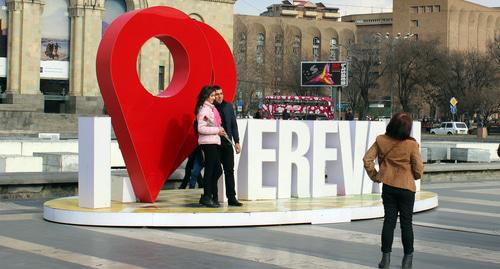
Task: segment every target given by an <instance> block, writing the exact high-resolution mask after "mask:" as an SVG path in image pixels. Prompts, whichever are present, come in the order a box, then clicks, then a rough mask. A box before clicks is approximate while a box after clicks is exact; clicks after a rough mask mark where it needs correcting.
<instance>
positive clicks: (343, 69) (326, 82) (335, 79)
mask: <svg viewBox="0 0 500 269" xmlns="http://www.w3.org/2000/svg"><path fill="white" fill-rule="evenodd" d="M301 85H302V86H304V87H307V86H314V87H318V86H319V87H321V86H330V87H345V86H347V63H346V62H302V63H301Z"/></svg>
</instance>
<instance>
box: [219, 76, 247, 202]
mask: <svg viewBox="0 0 500 269" xmlns="http://www.w3.org/2000/svg"><path fill="white" fill-rule="evenodd" d="M214 88H215V107H216V108H217V111H219V114H220V115H221V118H222V127H223V128H224V130H225V131H226V137H221V146H220V150H221V154H220V157H221V163H222V168H223V170H224V184H225V186H226V197H227V204H228V205H230V206H242V205H243V204H242V203H240V201H238V199H237V198H236V190H235V183H234V152H235V151H236V154H240V152H241V147H240V136H239V133H238V123H237V122H236V117H235V114H234V109H233V106H232V105H231V104H230V103H228V102H226V101H225V100H224V92H223V91H222V89H221V87H219V86H214ZM233 141H234V151H233ZM217 198H218V197H214V200H215V199H217Z"/></svg>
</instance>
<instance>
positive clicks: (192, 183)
mask: <svg viewBox="0 0 500 269" xmlns="http://www.w3.org/2000/svg"><path fill="white" fill-rule="evenodd" d="M201 169H203V154H202V153H201V148H200V147H199V146H198V147H196V148H195V149H194V150H193V152H192V153H191V155H189V158H188V161H187V163H186V168H185V170H184V178H183V179H182V183H181V186H180V187H179V189H185V188H186V187H187V186H188V183H189V188H190V189H194V188H195V187H196V182H198V188H202V187H203V177H202V176H201Z"/></svg>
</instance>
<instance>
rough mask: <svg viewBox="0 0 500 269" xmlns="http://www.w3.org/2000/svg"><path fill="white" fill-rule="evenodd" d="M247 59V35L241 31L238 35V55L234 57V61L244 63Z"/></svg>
mask: <svg viewBox="0 0 500 269" xmlns="http://www.w3.org/2000/svg"><path fill="white" fill-rule="evenodd" d="M246 59H247V35H246V34H245V33H243V32H241V33H240V34H239V35H238V56H237V57H236V63H238V64H241V63H244V62H245V61H246Z"/></svg>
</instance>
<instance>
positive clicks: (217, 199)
mask: <svg viewBox="0 0 500 269" xmlns="http://www.w3.org/2000/svg"><path fill="white" fill-rule="evenodd" d="M212 201H213V202H214V205H216V206H217V207H220V203H219V196H218V195H214V196H213V197H212Z"/></svg>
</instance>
